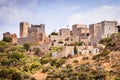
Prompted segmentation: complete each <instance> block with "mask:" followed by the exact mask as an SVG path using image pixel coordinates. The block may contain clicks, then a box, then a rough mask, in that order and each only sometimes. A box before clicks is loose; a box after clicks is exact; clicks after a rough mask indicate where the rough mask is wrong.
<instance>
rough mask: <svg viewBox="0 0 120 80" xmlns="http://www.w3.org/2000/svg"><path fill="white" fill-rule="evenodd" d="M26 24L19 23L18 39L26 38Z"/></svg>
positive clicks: (27, 25) (27, 24)
mask: <svg viewBox="0 0 120 80" xmlns="http://www.w3.org/2000/svg"><path fill="white" fill-rule="evenodd" d="M28 27H29V23H28V22H20V38H25V37H27V36H28Z"/></svg>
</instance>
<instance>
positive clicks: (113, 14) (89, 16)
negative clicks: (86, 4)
mask: <svg viewBox="0 0 120 80" xmlns="http://www.w3.org/2000/svg"><path fill="white" fill-rule="evenodd" d="M119 11H120V6H106V5H104V6H100V7H97V8H94V9H90V10H88V11H86V12H77V13H73V14H71V15H70V16H69V18H68V24H70V25H72V24H76V23H78V24H91V23H96V22H100V21H102V20H118V21H119V20H120V13H119Z"/></svg>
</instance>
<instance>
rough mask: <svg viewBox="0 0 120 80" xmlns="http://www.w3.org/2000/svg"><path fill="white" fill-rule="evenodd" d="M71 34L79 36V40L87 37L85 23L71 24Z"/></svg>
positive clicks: (87, 31)
mask: <svg viewBox="0 0 120 80" xmlns="http://www.w3.org/2000/svg"><path fill="white" fill-rule="evenodd" d="M72 34H73V35H77V36H79V41H84V39H85V40H86V39H88V37H89V29H88V28H87V25H83V24H75V25H73V26H72Z"/></svg>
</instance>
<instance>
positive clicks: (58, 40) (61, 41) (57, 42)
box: [50, 28, 79, 46]
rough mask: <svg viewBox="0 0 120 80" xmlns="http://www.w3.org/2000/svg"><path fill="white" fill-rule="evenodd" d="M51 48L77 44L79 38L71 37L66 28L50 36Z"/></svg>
mask: <svg viewBox="0 0 120 80" xmlns="http://www.w3.org/2000/svg"><path fill="white" fill-rule="evenodd" d="M50 41H51V45H52V46H64V45H67V44H70V43H74V42H79V36H77V35H71V31H70V29H68V28H64V29H60V30H59V32H58V35H50Z"/></svg>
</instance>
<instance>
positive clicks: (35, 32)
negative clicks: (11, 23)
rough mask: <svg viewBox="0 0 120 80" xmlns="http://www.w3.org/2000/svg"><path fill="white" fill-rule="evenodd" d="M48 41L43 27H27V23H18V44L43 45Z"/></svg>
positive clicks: (42, 25) (41, 25)
mask: <svg viewBox="0 0 120 80" xmlns="http://www.w3.org/2000/svg"><path fill="white" fill-rule="evenodd" d="M48 42H49V40H48V38H47V36H46V35H45V25H44V24H40V25H33V24H31V27H30V26H29V23H28V22H21V23H20V38H18V44H24V43H31V44H44V43H48Z"/></svg>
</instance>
